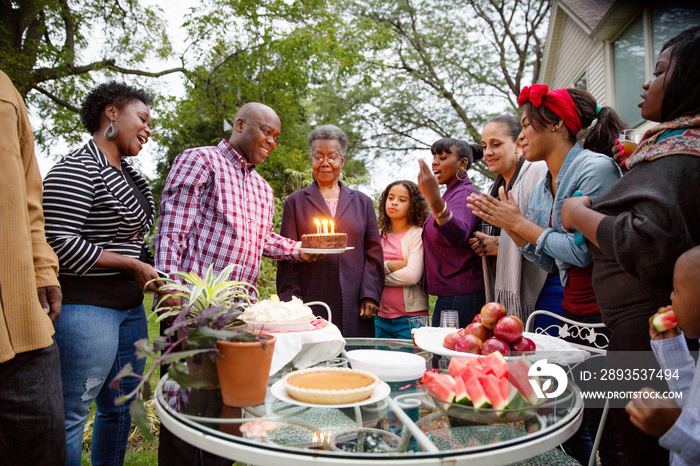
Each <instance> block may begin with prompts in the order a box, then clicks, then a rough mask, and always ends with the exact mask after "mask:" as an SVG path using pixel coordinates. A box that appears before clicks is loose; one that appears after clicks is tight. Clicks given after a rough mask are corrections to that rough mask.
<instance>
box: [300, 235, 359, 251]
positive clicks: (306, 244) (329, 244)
mask: <svg viewBox="0 0 700 466" xmlns="http://www.w3.org/2000/svg"><path fill="white" fill-rule="evenodd" d="M347 245H348V235H347V233H317V234H313V235H301V247H302V248H308V249H345V248H346V247H347Z"/></svg>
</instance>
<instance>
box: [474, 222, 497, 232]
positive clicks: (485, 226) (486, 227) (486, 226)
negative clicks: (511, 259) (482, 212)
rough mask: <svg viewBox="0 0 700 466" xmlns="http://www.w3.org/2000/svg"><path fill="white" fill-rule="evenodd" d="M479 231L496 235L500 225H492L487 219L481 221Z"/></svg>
mask: <svg viewBox="0 0 700 466" xmlns="http://www.w3.org/2000/svg"><path fill="white" fill-rule="evenodd" d="M479 231H481V232H482V233H484V234H486V235H489V236H496V233H497V231H498V227H496V226H494V225H491V224H490V223H489V222H487V221H486V220H482V221H481V223H480V224H479Z"/></svg>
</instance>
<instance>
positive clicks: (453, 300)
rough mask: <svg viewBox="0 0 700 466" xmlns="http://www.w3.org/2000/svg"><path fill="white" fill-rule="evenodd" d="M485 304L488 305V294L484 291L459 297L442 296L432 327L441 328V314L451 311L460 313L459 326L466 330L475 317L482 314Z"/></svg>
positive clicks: (437, 303)
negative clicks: (479, 313)
mask: <svg viewBox="0 0 700 466" xmlns="http://www.w3.org/2000/svg"><path fill="white" fill-rule="evenodd" d="M484 304H486V293H485V292H484V291H483V290H482V291H475V292H473V293H469V294H462V295H457V296H440V297H438V299H437V302H436V303H435V310H434V311H433V324H432V325H433V327H439V326H440V313H442V311H448V310H450V309H451V310H453V311H457V312H458V313H459V326H460V327H462V328H464V327H466V326H467V325H469V324H471V323H472V320H474V316H475V315H476V314H477V313H478V312H481V308H482V307H484Z"/></svg>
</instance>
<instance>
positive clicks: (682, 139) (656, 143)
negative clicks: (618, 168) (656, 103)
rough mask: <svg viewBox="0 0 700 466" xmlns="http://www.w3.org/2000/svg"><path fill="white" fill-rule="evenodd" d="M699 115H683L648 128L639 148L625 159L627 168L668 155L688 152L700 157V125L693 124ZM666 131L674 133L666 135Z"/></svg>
mask: <svg viewBox="0 0 700 466" xmlns="http://www.w3.org/2000/svg"><path fill="white" fill-rule="evenodd" d="M698 117H700V115H695V116H682V117H679V118H676V119H675V120H671V121H667V122H665V123H661V124H659V125H657V126H655V127H653V128H651V129H650V130H648V131H647V132H646V133H644V137H643V138H642V142H640V143H639V147H637V150H636V151H634V153H633V154H632V155H631V156H630V157H629V158H628V159H627V160H626V161H625V166H626V167H627V169H632V167H634V166H635V165H637V164H638V163H641V162H648V161H651V160H656V159H659V158H661V157H665V156H667V155H678V154H687V155H694V156H696V157H700V127H697V126H693V118H698ZM683 130H685V131H683ZM666 131H671V132H672V133H671V134H666V135H665V133H666ZM664 135H665V136H666V137H664Z"/></svg>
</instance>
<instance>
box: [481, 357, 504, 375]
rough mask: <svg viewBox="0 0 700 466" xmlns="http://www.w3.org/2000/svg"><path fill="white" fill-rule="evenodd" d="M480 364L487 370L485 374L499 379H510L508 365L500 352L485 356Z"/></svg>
mask: <svg viewBox="0 0 700 466" xmlns="http://www.w3.org/2000/svg"><path fill="white" fill-rule="evenodd" d="M479 362H480V364H481V367H483V368H484V369H485V370H484V374H493V375H495V376H496V377H498V378H499V379H500V378H503V377H506V378H507V377H508V363H507V362H506V358H504V357H503V355H502V354H501V353H500V352H499V351H495V352H493V353H491V354H488V355H486V356H484V357H483V358H481V359H480V361H479Z"/></svg>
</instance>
